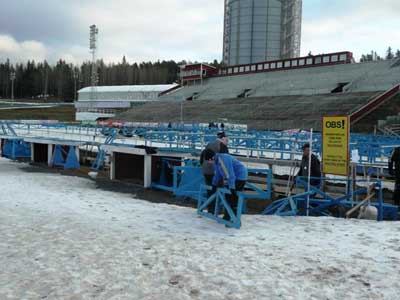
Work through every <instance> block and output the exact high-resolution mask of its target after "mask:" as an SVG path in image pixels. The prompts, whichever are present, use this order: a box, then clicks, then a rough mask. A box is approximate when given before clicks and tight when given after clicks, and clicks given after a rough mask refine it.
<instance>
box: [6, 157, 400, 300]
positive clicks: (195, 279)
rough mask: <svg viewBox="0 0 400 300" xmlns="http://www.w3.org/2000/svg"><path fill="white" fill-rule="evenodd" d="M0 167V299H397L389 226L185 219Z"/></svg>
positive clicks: (170, 209)
mask: <svg viewBox="0 0 400 300" xmlns="http://www.w3.org/2000/svg"><path fill="white" fill-rule="evenodd" d="M26 166H27V165H25V164H21V163H14V162H10V161H8V160H5V159H1V158H0V182H1V190H0V234H1V236H0V266H1V267H0V299H71V300H72V299H74V300H75V299H107V300H108V299H149V300H150V299H152V300H154V299H156V300H157V299H167V300H169V299H174V300H175V299H206V300H213V299H243V300H250V299H296V300H299V299H300V300H301V299H330V300H333V299H340V300H342V299H374V300H375V299H398V294H399V292H400V223H397V222H382V223H377V222H373V221H361V220H344V219H332V218H305V217H288V218H280V217H275V216H247V215H246V216H243V219H242V221H243V227H242V229H241V230H235V229H229V228H226V227H224V226H222V225H219V224H217V223H216V222H214V221H211V220H208V219H205V218H198V217H197V215H196V211H195V210H194V209H191V208H183V207H178V206H173V205H167V204H154V203H150V202H147V201H142V200H138V199H135V196H134V195H129V194H120V193H116V192H107V191H103V190H99V189H96V187H95V183H94V182H93V181H90V180H88V179H83V178H77V177H67V176H61V175H57V174H53V173H43V172H26V171H25V170H24V168H25V167H26Z"/></svg>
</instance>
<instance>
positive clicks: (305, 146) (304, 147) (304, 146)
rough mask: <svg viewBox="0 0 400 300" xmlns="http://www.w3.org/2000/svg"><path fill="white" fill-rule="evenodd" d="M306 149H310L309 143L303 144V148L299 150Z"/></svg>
mask: <svg viewBox="0 0 400 300" xmlns="http://www.w3.org/2000/svg"><path fill="white" fill-rule="evenodd" d="M306 148H310V144H309V143H306V144H304V145H303V147H301V150H304V149H306Z"/></svg>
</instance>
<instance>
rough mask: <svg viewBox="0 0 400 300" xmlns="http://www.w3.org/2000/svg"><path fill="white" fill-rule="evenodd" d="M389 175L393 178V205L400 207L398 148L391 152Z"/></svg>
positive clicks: (399, 156)
mask: <svg viewBox="0 0 400 300" xmlns="http://www.w3.org/2000/svg"><path fill="white" fill-rule="evenodd" d="M393 167H394V170H393ZM389 174H390V175H392V176H394V178H395V186H394V193H393V201H394V204H395V205H400V147H397V148H395V149H394V150H393V152H392V156H391V157H390V159H389Z"/></svg>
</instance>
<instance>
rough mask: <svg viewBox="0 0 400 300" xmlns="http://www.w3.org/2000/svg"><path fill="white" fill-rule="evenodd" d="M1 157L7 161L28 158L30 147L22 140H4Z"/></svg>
mask: <svg viewBox="0 0 400 300" xmlns="http://www.w3.org/2000/svg"><path fill="white" fill-rule="evenodd" d="M4 141H5V142H4V145H3V155H4V156H5V157H7V158H9V159H14V160H15V159H18V158H30V157H31V145H30V144H29V143H26V142H24V141H23V140H22V139H7V140H4Z"/></svg>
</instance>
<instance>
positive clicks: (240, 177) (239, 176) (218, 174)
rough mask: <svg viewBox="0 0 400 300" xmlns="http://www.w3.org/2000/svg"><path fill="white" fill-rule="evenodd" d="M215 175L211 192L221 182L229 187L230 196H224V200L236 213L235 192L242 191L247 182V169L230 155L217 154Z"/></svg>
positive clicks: (225, 216)
mask: <svg viewBox="0 0 400 300" xmlns="http://www.w3.org/2000/svg"><path fill="white" fill-rule="evenodd" d="M214 168H215V175H214V178H213V181H212V185H213V191H215V190H216V189H217V186H218V184H219V182H221V181H222V180H223V181H224V182H225V184H226V185H227V186H228V187H229V189H230V191H231V195H227V196H226V200H227V201H228V203H229V205H230V206H231V207H232V209H233V211H234V212H236V210H237V205H238V196H237V194H236V192H239V191H243V189H244V186H245V184H246V181H247V168H246V167H245V165H243V164H242V163H241V162H240V161H238V160H237V159H236V158H234V157H233V156H231V155H230V154H225V153H224V154H223V153H217V154H215V156H214ZM224 219H225V220H229V214H228V212H226V211H225V215H224Z"/></svg>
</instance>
